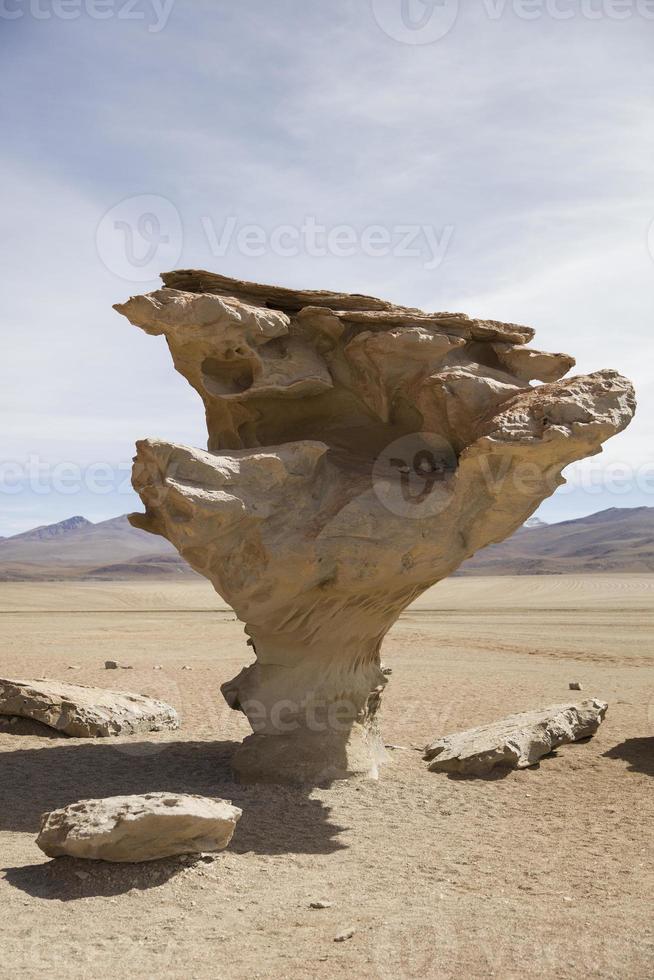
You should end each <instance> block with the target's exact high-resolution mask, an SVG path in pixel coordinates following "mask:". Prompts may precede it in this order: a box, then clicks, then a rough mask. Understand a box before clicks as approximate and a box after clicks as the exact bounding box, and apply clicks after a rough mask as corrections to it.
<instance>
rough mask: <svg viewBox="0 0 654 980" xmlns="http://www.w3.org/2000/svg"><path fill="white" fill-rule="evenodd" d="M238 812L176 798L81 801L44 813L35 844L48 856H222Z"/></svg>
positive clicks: (199, 799) (214, 802)
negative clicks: (215, 853) (207, 854)
mask: <svg viewBox="0 0 654 980" xmlns="http://www.w3.org/2000/svg"><path fill="white" fill-rule="evenodd" d="M241 813H242V811H241V810H239V809H238V807H235V806H232V804H231V803H229V802H227V801H226V800H219V799H208V798H207V797H204V796H191V795H188V794H179V793H146V794H144V795H143V796H111V797H108V798H107V799H104V800H80V802H79V803H71V804H70V806H67V807H64V808H63V809H61V810H53V811H52V812H51V813H45V814H44V815H43V817H42V818H41V830H40V832H39V836H38V838H37V840H36V843H37V844H38V846H39V847H40V848H41V850H42V851H43V852H44V853H45V854H47V855H48V857H63V856H64V855H68V856H69V857H75V858H87V859H88V860H91V861H118V862H138V861H156V860H157V859H158V858H165V857H172V856H173V855H175V854H200V853H202V852H205V851H222V850H223V848H225V847H227V845H228V844H229V842H230V840H231V839H232V834H233V833H234V828H235V827H236V824H237V822H238V820H239V818H240V816H241Z"/></svg>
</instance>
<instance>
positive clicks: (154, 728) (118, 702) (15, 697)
mask: <svg viewBox="0 0 654 980" xmlns="http://www.w3.org/2000/svg"><path fill="white" fill-rule="evenodd" d="M0 715H15V716H18V717H20V718H31V719H33V720H34V721H38V722H41V723H42V724H44V725H47V726H48V727H49V728H54V729H56V730H57V731H59V732H63V733H64V734H65V735H70V736H72V737H73V738H104V737H106V736H108V735H136V734H140V733H144V732H159V731H164V730H169V729H175V728H179V717H178V715H177V712H176V711H175V709H174V708H172V707H171V706H170V705H169V704H166V703H165V702H164V701H157V700H155V699H154V698H149V697H146V695H144V694H129V693H127V692H126V691H105V690H103V689H102V688H99V687H84V686H82V685H79V684H62V683H60V682H59V681H54V680H49V679H44V680H38V681H36V680H32V681H25V680H2V679H0Z"/></svg>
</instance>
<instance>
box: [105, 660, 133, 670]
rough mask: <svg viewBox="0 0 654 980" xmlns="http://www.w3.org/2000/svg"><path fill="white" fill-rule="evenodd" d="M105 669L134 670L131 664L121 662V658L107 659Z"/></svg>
mask: <svg viewBox="0 0 654 980" xmlns="http://www.w3.org/2000/svg"><path fill="white" fill-rule="evenodd" d="M104 669H105V670H132V665H131V664H121V663H120V661H119V660H105V662H104Z"/></svg>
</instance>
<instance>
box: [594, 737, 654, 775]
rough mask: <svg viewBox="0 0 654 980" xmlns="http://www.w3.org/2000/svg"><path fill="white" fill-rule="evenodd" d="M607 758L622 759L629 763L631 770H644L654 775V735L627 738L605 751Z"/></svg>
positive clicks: (646, 773) (647, 773)
mask: <svg viewBox="0 0 654 980" xmlns="http://www.w3.org/2000/svg"><path fill="white" fill-rule="evenodd" d="M604 758H605V759H622V760H623V762H627V763H628V764H629V771H630V772H643V773H645V775H646V776H654V737H649V738H627V739H625V741H624V742H620V744H619V745H614V746H613V748H612V749H609V751H608V752H605V753H604Z"/></svg>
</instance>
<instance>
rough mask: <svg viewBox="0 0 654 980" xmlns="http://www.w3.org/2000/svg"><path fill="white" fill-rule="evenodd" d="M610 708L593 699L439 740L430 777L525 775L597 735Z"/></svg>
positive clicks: (430, 749) (428, 756) (429, 752)
mask: <svg viewBox="0 0 654 980" xmlns="http://www.w3.org/2000/svg"><path fill="white" fill-rule="evenodd" d="M607 707H608V705H607V704H606V703H605V702H603V701H598V700H597V699H595V698H592V699H590V700H588V701H582V702H581V703H580V704H559V705H553V706H552V707H550V708H544V709H542V710H540V711H526V712H524V713H522V714H518V715H511V716H510V717H509V718H505V719H503V720H502V721H497V722H494V723H493V724H491V725H483V726H481V727H480V728H471V729H469V730H468V731H465V732H457V733H456V734H454V735H447V736H445V738H440V739H437V740H436V741H435V742H432V743H431V744H430V745H428V746H427V747H426V748H425V750H424V755H423V758H424V759H425V760H426V761H427V762H429V763H430V765H429V769H430V771H431V772H455V773H461V774H464V775H467V776H486V775H488V773H489V772H491V770H492V769H494V768H495V767H496V766H503V767H508V768H512V769H526V768H527V767H528V766H533V765H534V764H535V763H536V762H538V760H539V759H541V758H542V757H543V756H544V755H547V754H548V753H549V752H551V751H552V750H553V749H555V748H556V747H557V746H558V745H565V744H567V743H569V742H576V741H578V740H579V739H580V738H588V737H589V736H590V735H594V734H595V732H596V731H597V729H598V728H599V726H600V724H601V723H602V721H603V719H604V716H605V714H606V710H607Z"/></svg>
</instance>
